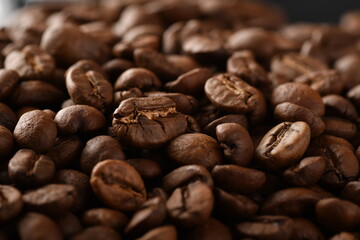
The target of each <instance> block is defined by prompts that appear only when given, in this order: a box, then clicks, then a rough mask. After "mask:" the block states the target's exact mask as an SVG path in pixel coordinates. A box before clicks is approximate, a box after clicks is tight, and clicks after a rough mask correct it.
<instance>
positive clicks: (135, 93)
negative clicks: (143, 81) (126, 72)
mask: <svg viewBox="0 0 360 240" xmlns="http://www.w3.org/2000/svg"><path fill="white" fill-rule="evenodd" d="M142 96H143V93H142V92H141V90H140V89H138V88H130V89H129V90H124V91H116V92H114V104H116V105H119V104H120V103H121V102H122V101H124V100H126V99H129V98H138V97H142Z"/></svg>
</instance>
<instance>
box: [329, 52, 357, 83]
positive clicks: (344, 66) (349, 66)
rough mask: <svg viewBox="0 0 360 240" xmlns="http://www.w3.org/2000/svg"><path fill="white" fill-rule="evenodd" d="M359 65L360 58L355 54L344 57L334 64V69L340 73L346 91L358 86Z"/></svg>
mask: <svg viewBox="0 0 360 240" xmlns="http://www.w3.org/2000/svg"><path fill="white" fill-rule="evenodd" d="M359 63H360V57H359V56H358V55H356V54H348V55H345V56H343V57H341V58H339V59H338V60H337V61H336V62H335V65H334V66H335V69H336V70H338V71H339V72H340V74H341V77H342V78H343V79H344V82H345V87H346V88H347V89H349V88H352V87H354V86H356V85H357V84H360V77H359V72H360V69H359V68H358V66H359Z"/></svg>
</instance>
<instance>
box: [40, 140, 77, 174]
mask: <svg viewBox="0 0 360 240" xmlns="http://www.w3.org/2000/svg"><path fill="white" fill-rule="evenodd" d="M81 148H82V143H81V141H80V139H79V138H78V137H75V136H71V137H58V138H56V140H55V143H54V145H53V146H52V147H51V148H50V149H49V151H48V152H47V153H46V155H47V156H49V157H50V158H51V159H52V160H53V161H54V163H55V165H56V167H57V168H64V167H66V166H69V165H70V164H71V163H74V162H75V161H76V160H77V159H78V157H79V156H80V152H81Z"/></svg>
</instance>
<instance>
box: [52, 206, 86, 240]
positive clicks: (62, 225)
mask: <svg viewBox="0 0 360 240" xmlns="http://www.w3.org/2000/svg"><path fill="white" fill-rule="evenodd" d="M54 220H55V221H56V224H57V225H58V227H59V229H60V232H61V233H62V235H63V236H64V237H65V238H70V237H71V236H73V235H75V234H77V233H79V232H81V230H82V226H81V223H80V220H79V218H78V217H77V216H75V215H74V214H72V213H70V212H66V213H63V214H62V215H61V216H60V217H57V218H56V219H54Z"/></svg>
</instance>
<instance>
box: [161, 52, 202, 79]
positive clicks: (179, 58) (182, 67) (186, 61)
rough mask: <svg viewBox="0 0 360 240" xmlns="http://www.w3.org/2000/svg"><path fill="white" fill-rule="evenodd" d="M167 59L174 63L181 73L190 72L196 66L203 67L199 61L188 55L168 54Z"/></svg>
mask: <svg viewBox="0 0 360 240" xmlns="http://www.w3.org/2000/svg"><path fill="white" fill-rule="evenodd" d="M166 60H167V61H169V62H170V63H171V64H173V65H174V67H175V68H176V69H178V71H179V75H181V74H184V73H186V72H189V71H191V70H193V69H194V68H199V67H201V65H199V63H198V62H197V61H195V60H194V59H193V58H192V57H190V56H187V55H167V56H166ZM173 79H174V78H173ZM173 79H169V80H173Z"/></svg>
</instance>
